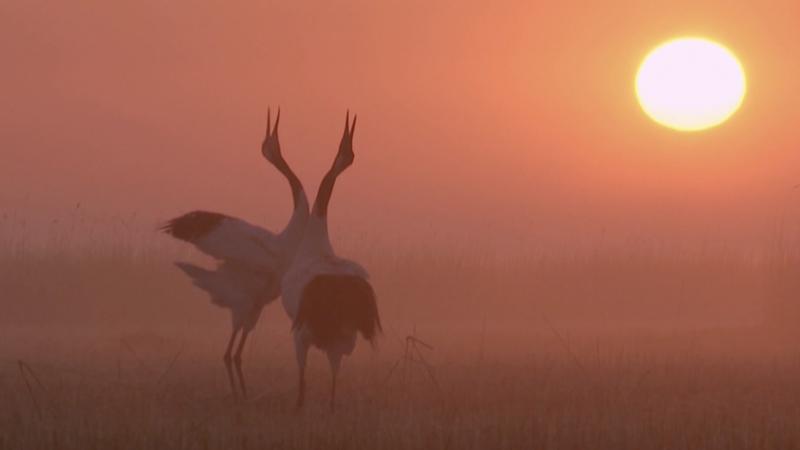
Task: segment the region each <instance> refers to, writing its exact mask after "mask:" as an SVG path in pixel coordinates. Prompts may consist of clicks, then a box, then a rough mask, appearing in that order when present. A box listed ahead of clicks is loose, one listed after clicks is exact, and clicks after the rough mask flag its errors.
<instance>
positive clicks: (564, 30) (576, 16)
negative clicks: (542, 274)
mask: <svg viewBox="0 0 800 450" xmlns="http://www.w3.org/2000/svg"><path fill="white" fill-rule="evenodd" d="M600 3H601V2H580V3H577V2H576V3H570V2H542V3H541V4H539V5H537V4H535V3H534V2H530V1H519V2H484V1H480V2H468V1H462V0H458V1H451V0H447V1H439V2H428V1H416V2H415V1H385V2H375V1H358V2H330V1H305V2H301V1H286V2H270V1H258V2H255V1H254V2H223V1H207V0H204V1H192V2H164V1H154V0H145V1H142V0H137V1H129V0H124V1H115V2H107V1H99V0H98V1H59V2H53V1H49V0H48V1H44V0H38V1H37V0H4V1H2V2H0V58H2V70H0V103H1V104H2V108H0V123H2V126H1V127H0V148H1V149H2V150H0V151H2V160H1V163H0V183H2V189H0V208H2V209H3V210H4V211H10V212H12V213H13V214H15V215H16V216H17V217H31V218H42V217H50V216H53V217H58V216H60V215H63V214H65V212H66V211H69V210H70V208H72V207H73V206H74V205H75V204H76V203H77V202H81V204H82V205H83V208H86V209H88V210H91V211H93V212H94V213H97V214H133V213H134V212H135V213H136V214H137V215H138V217H139V218H140V219H141V220H142V223H147V224H154V223H156V222H157V221H158V220H162V219H165V218H167V217H170V216H173V215H176V214H180V213H183V212H186V211H187V210H189V209H195V208H203V209H213V210H219V211H222V212H227V213H230V214H236V215H240V216H243V217H245V218H247V219H249V220H253V221H257V222H260V223H264V224H267V225H269V226H270V227H278V226H281V225H282V224H283V223H284V222H285V221H286V220H287V218H288V214H289V209H290V203H291V202H290V197H289V190H288V186H287V184H286V182H285V180H283V179H282V178H281V177H280V176H279V175H278V174H277V172H276V171H275V170H274V169H273V168H272V167H271V166H268V165H267V164H266V162H265V161H263V160H262V159H261V156H260V151H259V146H260V141H261V139H262V136H263V131H264V121H265V117H266V108H267V106H268V105H273V106H277V105H280V106H281V107H282V110H283V117H282V120H281V130H280V136H281V143H282V146H283V150H284V154H285V156H286V158H287V160H288V161H289V162H290V164H291V165H292V166H293V167H294V168H295V169H296V171H297V172H298V174H299V176H300V177H301V179H302V180H303V181H304V183H305V185H306V189H307V190H308V191H309V192H310V193H311V195H312V196H313V194H314V193H315V192H316V187H317V184H318V182H319V179H320V178H321V176H322V173H323V172H324V170H326V169H327V167H328V166H329V164H330V161H331V160H332V158H333V154H334V152H335V150H336V147H337V144H338V141H339V137H340V133H341V127H342V123H343V120H344V112H345V110H346V109H347V108H348V107H349V108H351V110H352V111H354V112H356V113H358V115H359V122H358V130H357V132H356V141H355V152H356V162H355V165H354V166H353V167H352V169H351V170H350V171H348V172H347V173H346V174H345V175H343V177H342V178H341V179H340V182H339V184H338V185H337V188H336V191H335V193H334V199H333V202H332V210H331V215H332V219H331V220H332V222H333V226H334V228H336V229H337V230H338V233H341V235H344V234H348V233H350V234H355V232H359V233H360V232H367V233H368V234H371V235H372V236H382V237H384V238H386V239H388V240H393V239H396V240H398V241H399V242H417V243H422V244H423V245H424V244H425V243H426V242H434V241H440V240H442V239H444V238H447V239H451V240H453V241H455V242H457V243H463V245H465V246H466V245H473V244H476V245H477V243H484V244H486V245H489V246H494V245H495V244H497V245H500V244H499V243H502V244H503V245H505V246H507V247H513V246H514V245H515V244H514V243H515V242H518V241H519V240H520V239H521V240H524V241H525V242H529V243H531V242H532V243H533V244H534V245H537V243H539V242H542V243H544V242H554V241H555V240H559V239H561V240H570V241H573V242H578V243H584V244H585V243H587V242H588V243H591V242H596V241H597V240H598V239H611V238H615V239H623V240H624V239H655V240H678V241H684V242H690V241H692V242H694V241H693V240H697V239H700V240H704V239H716V238H717V237H719V238H721V239H724V240H726V241H729V242H739V243H754V242H759V241H762V240H765V239H766V238H767V237H768V235H769V234H770V233H772V229H773V228H772V227H774V226H775V223H776V220H777V218H778V217H779V216H780V215H781V214H783V211H788V213H789V215H790V216H792V215H793V217H794V218H795V219H800V217H798V214H795V213H796V212H797V211H798V210H800V189H798V190H792V186H793V185H795V184H797V183H800V173H798V172H800V155H799V154H798V145H797V143H798V138H800V120H798V119H800V113H798V111H797V108H798V105H800V3H798V2H794V1H793V2H771V3H770V2H768V3H757V2H739V3H740V4H737V5H735V6H731V3H733V2H728V1H707V2H703V1H683V2H660V4H658V5H656V4H653V3H655V2H636V3H638V4H635V5H634V4H633V3H634V2H602V6H600ZM745 4H747V5H745ZM686 34H695V35H697V34H699V35H704V36H707V37H710V38H713V39H716V40H718V41H720V42H721V43H723V44H725V45H727V46H728V47H729V48H731V49H732V50H733V51H734V52H735V53H736V54H737V55H738V56H739V58H740V60H741V61H742V63H743V65H744V67H745V70H746V72H747V77H748V95H747V97H746V99H745V102H744V105H743V107H742V109H741V110H740V111H739V112H738V113H737V114H736V115H735V116H734V117H733V118H732V119H731V120H730V121H729V122H727V123H726V124H724V125H723V126H721V127H719V128H716V129H713V130H711V131H707V132H701V133H695V134H681V133H677V132H674V131H671V130H668V129H665V128H662V127H660V126H659V125H656V124H655V123H653V122H651V121H650V120H649V119H648V118H647V117H646V116H645V115H644V114H643V113H642V111H641V109H640V108H639V106H638V104H637V102H636V99H635V95H634V87H633V79H634V76H635V71H636V68H637V66H638V64H639V62H640V61H641V59H642V58H643V56H644V55H645V54H646V53H647V52H648V51H649V50H650V49H651V48H652V47H653V46H655V45H656V44H658V43H660V42H661V41H664V40H666V39H669V38H672V37H676V36H680V35H686ZM487 243H488V244H487ZM543 245H544V244H543ZM498 248H499V247H498Z"/></svg>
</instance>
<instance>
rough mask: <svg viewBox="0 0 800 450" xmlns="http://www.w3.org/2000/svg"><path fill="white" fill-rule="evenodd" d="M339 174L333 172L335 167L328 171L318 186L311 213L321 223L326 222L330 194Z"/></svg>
mask: <svg viewBox="0 0 800 450" xmlns="http://www.w3.org/2000/svg"><path fill="white" fill-rule="evenodd" d="M338 176H339V172H338V171H336V170H335V166H334V167H331V168H330V170H328V173H326V174H325V177H324V178H322V182H321V183H320V184H319V190H318V191H317V198H316V199H315V200H314V208H313V209H312V211H311V213H312V214H314V215H315V216H316V217H319V218H320V219H322V220H323V221H325V222H327V221H328V203H330V201H331V194H333V185H334V184H335V183H336V178H337V177H338Z"/></svg>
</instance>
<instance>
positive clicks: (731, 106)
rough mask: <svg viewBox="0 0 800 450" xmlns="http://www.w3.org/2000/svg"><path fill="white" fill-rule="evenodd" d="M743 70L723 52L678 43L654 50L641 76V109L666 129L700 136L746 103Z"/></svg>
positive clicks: (701, 43)
mask: <svg viewBox="0 0 800 450" xmlns="http://www.w3.org/2000/svg"><path fill="white" fill-rule="evenodd" d="M745 90H746V82H745V76H744V69H743V68H742V65H741V63H740V62H739V60H738V59H737V58H736V56H735V55H734V54H733V53H732V52H731V51H730V50H728V49H727V48H725V47H724V46H722V45H720V44H717V43H716V42H713V41H710V40H707V39H702V38H679V39H674V40H671V41H668V42H665V43H663V44H661V45H659V46H658V47H656V48H655V49H654V50H652V51H651V52H650V53H649V54H648V55H647V56H646V57H645V58H644V61H642V64H641V65H640V66H639V70H638V72H637V74H636V96H637V97H638V99H639V104H640V105H641V106H642V109H643V110H644V112H645V113H647V115H648V116H650V118H651V119H653V120H654V121H656V122H658V123H660V124H661V125H664V126H667V127H670V128H673V129H676V130H680V131H698V130H705V129H707V128H711V127H713V126H715V125H719V124H721V123H722V122H725V121H726V120H728V118H730V117H731V116H732V115H733V113H735V112H736V110H738V109H739V106H741V104H742V101H743V100H744V95H745Z"/></svg>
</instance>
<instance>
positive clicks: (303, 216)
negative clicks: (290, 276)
mask: <svg viewBox="0 0 800 450" xmlns="http://www.w3.org/2000/svg"><path fill="white" fill-rule="evenodd" d="M274 165H275V168H276V169H278V171H280V172H281V173H282V174H283V176H285V177H286V180H287V181H288V182H289V187H290V188H291V190H292V201H293V202H294V210H293V211H292V217H291V219H289V223H288V224H287V225H286V228H285V229H284V231H283V234H284V235H285V236H286V237H287V238H289V239H290V240H292V241H295V242H299V241H300V239H301V238H302V236H303V231H304V229H305V225H306V222H307V221H308V198H307V197H306V191H305V189H303V184H302V183H301V182H300V179H299V178H297V175H295V173H294V171H292V169H291V168H290V167H289V165H288V164H287V163H286V161H285V160H284V159H283V158H281V159H280V160H278V161H276V162H275V163H274Z"/></svg>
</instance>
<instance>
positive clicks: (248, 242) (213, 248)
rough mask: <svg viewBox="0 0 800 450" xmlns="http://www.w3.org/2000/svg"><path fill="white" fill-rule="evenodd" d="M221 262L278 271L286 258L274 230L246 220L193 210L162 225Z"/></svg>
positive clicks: (176, 236)
mask: <svg viewBox="0 0 800 450" xmlns="http://www.w3.org/2000/svg"><path fill="white" fill-rule="evenodd" d="M161 231H164V232H165V233H167V234H169V235H170V236H172V237H174V238H176V239H180V240H182V241H186V242H189V243H191V244H193V245H194V246H195V247H197V249H198V250H200V251H201V252H203V253H205V254H207V255H209V256H212V257H213V258H216V259H217V260H219V261H231V262H235V263H239V264H244V265H247V266H250V267H251V268H253V269H256V270H261V271H274V270H277V268H278V265H279V263H280V261H281V259H282V257H283V255H282V252H281V249H280V245H279V243H278V239H277V237H276V235H275V234H274V233H271V232H270V231H268V230H265V229H263V228H261V227H258V226H255V225H253V224H250V223H248V222H246V221H244V220H242V219H237V218H235V217H230V216H226V215H224V214H220V213H215V212H209V211H192V212H190V213H188V214H184V215H182V216H180V217H176V218H174V219H172V220H170V221H168V222H167V223H165V224H164V225H163V226H162V227H161Z"/></svg>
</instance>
